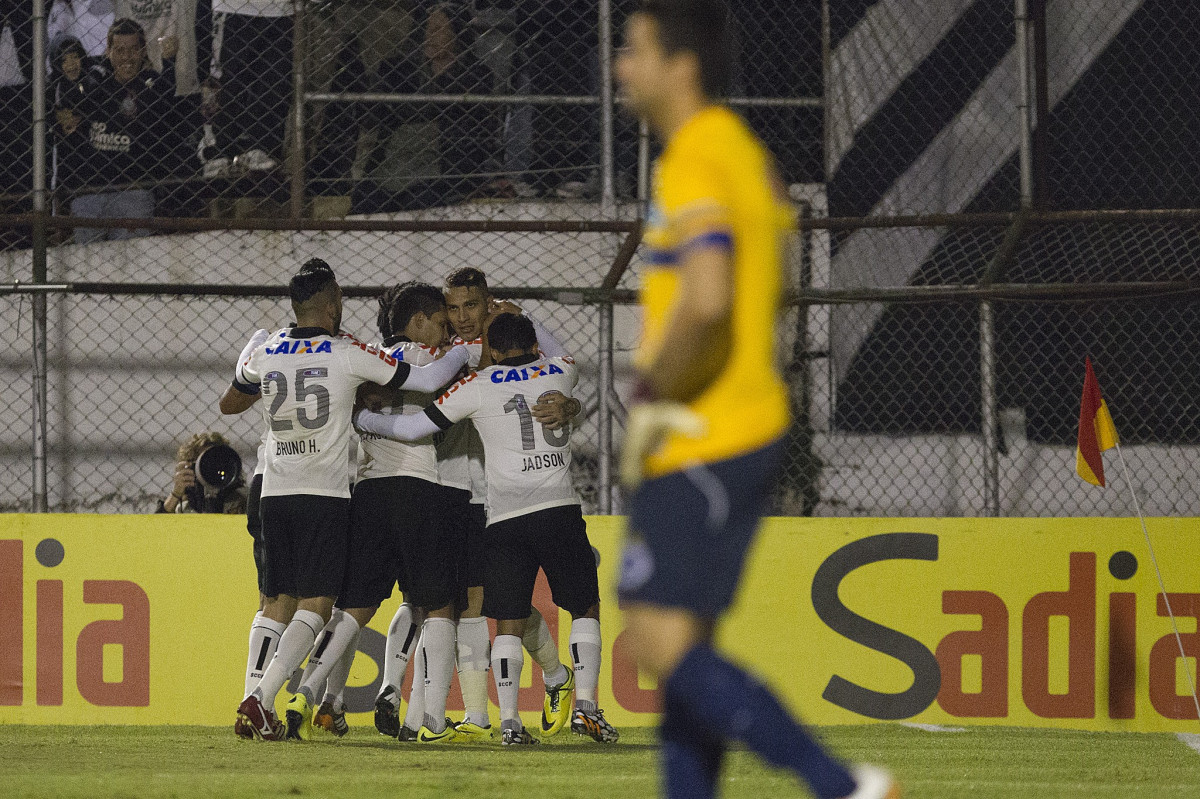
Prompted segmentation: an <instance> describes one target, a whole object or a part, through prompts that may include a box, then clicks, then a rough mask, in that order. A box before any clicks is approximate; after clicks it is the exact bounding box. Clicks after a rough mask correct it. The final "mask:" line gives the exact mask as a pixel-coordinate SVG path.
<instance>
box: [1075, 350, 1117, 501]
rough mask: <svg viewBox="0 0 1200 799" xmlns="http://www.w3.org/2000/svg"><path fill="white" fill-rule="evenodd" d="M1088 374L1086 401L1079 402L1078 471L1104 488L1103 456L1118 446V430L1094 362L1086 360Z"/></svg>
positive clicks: (1086, 378) (1076, 456) (1085, 387)
mask: <svg viewBox="0 0 1200 799" xmlns="http://www.w3.org/2000/svg"><path fill="white" fill-rule="evenodd" d="M1086 365H1087V374H1086V375H1085V376H1084V378H1083V399H1081V400H1080V402H1079V444H1078V446H1077V447H1076V448H1075V471H1076V472H1078V473H1079V476H1080V477H1082V478H1083V479H1084V480H1087V481H1088V482H1089V483H1091V484H1092V485H1097V486H1103V485H1104V459H1103V458H1101V457H1100V453H1101V452H1103V451H1104V450H1106V449H1112V448H1113V447H1115V446H1116V445H1117V444H1118V439H1117V428H1116V425H1114V424H1113V420H1112V416H1110V415H1109V413H1108V406H1107V405H1105V404H1104V397H1102V396H1100V384H1099V383H1098V382H1096V373H1095V372H1093V371H1092V359H1091V358H1087V359H1086Z"/></svg>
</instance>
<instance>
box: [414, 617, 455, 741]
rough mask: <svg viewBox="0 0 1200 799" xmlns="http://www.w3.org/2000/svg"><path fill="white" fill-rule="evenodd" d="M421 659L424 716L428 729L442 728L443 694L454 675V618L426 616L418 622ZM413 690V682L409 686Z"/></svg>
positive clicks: (444, 707) (443, 727)
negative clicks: (423, 680) (420, 623)
mask: <svg viewBox="0 0 1200 799" xmlns="http://www.w3.org/2000/svg"><path fill="white" fill-rule="evenodd" d="M420 657H421V660H422V661H423V662H424V666H425V720H424V724H425V726H426V727H428V728H429V730H430V731H431V732H441V731H442V730H444V729H445V728H446V696H447V695H448V694H449V693H450V681H451V680H452V679H454V620H453V619H442V618H433V619H426V620H425V624H423V625H422V626H421V655H420ZM413 690H414V691H416V690H417V689H416V686H413Z"/></svg>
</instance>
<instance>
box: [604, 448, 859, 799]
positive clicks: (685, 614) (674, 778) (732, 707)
mask: <svg viewBox="0 0 1200 799" xmlns="http://www.w3.org/2000/svg"><path fill="white" fill-rule="evenodd" d="M777 449H778V445H776V446H772V447H768V448H765V449H764V450H760V451H758V452H755V453H751V454H750V455H746V456H742V457H739V458H735V459H732V460H729V461H724V462H721V463H718V464H710V465H706V466H702V467H696V468H694V469H691V470H689V471H688V472H684V473H677V474H671V475H667V476H665V477H661V478H658V479H655V480H650V481H648V482H646V483H645V484H643V486H642V487H641V488H640V489H639V491H638V492H637V493H636V494H635V495H634V497H633V502H632V507H631V511H632V512H631V515H630V530H631V536H630V541H629V543H628V544H627V546H626V551H625V554H624V558H623V564H622V577H621V586H620V593H621V596H622V599H623V600H624V602H625V614H626V616H625V618H626V630H628V631H629V632H630V635H631V638H632V642H633V646H634V650H635V652H636V653H637V656H638V660H639V663H640V664H641V665H642V667H643V668H646V669H647V670H649V671H650V672H652V673H654V674H656V675H657V676H658V678H659V684H660V685H662V686H663V717H662V722H661V735H662V739H663V741H664V758H663V762H664V769H665V770H664V776H665V780H666V795H667V796H668V797H671V798H672V799H673V798H674V797H684V796H687V797H708V796H713V795H715V793H716V781H717V779H718V776H719V773H720V763H721V759H722V757H721V753H722V752H723V750H724V741H725V740H736V741H740V742H742V743H744V744H745V745H746V746H747V747H749V748H750V749H751V750H752V751H754V752H756V753H757V754H759V755H760V756H761V757H763V758H764V759H765V760H767V761H768V762H769V763H771V764H772V765H775V766H777V767H781V768H787V769H790V770H791V771H793V772H794V773H795V774H797V775H798V776H800V777H802V778H803V779H804V780H805V781H806V782H808V784H809V786H810V787H811V789H812V791H813V793H814V794H815V795H816V796H818V797H820V798H821V799H832V798H833V797H844V796H848V795H850V794H851V793H852V792H853V791H854V790H855V781H854V779H853V778H852V777H851V775H850V773H849V771H848V770H847V769H846V768H845V767H844V766H843V765H841V764H840V763H838V762H837V761H836V760H834V759H833V758H831V757H830V756H829V755H827V754H826V753H825V752H824V750H822V749H821V747H820V746H819V745H818V744H817V743H816V742H815V741H814V740H813V739H812V738H811V737H810V736H809V735H808V734H807V732H805V730H804V729H803V728H802V727H801V726H800V724H799V723H797V722H796V721H795V720H794V719H793V718H792V717H791V715H790V714H789V713H788V712H787V711H786V710H785V709H784V708H783V706H782V705H781V704H780V703H779V701H778V700H777V699H776V698H775V697H774V695H773V694H772V693H771V692H770V690H769V689H768V688H767V687H766V686H764V685H762V684H761V683H759V682H758V681H756V680H754V679H753V678H751V677H750V676H749V675H748V674H747V673H746V672H745V671H743V670H742V669H741V668H739V667H738V666H736V665H734V664H733V663H731V662H729V661H728V660H726V659H725V658H723V657H722V656H720V655H719V654H718V653H717V652H716V651H715V650H714V649H713V647H712V646H711V643H710V641H711V631H712V626H713V623H714V622H715V620H716V619H717V618H718V617H719V616H720V615H721V613H722V612H723V611H724V610H725V609H726V608H727V607H728V606H729V603H730V602H731V601H732V598H733V594H734V591H735V589H736V587H737V582H738V580H739V579H740V575H741V570H742V566H743V564H744V561H745V555H746V551H747V549H748V548H749V545H750V542H751V540H752V539H753V536H754V533H755V531H756V530H757V527H758V520H759V515H760V513H761V509H762V505H763V502H764V499H765V496H766V491H767V485H768V481H769V478H770V476H771V474H772V472H773V470H774V464H775V461H776V459H777V455H778V452H777Z"/></svg>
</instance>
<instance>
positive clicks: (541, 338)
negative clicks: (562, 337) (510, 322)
mask: <svg viewBox="0 0 1200 799" xmlns="http://www.w3.org/2000/svg"><path fill="white" fill-rule="evenodd" d="M529 321H530V322H533V330H534V332H535V333H536V334H537V343H538V349H539V350H541V351H542V355H545V356H546V357H547V358H561V357H562V356H564V355H566V354H567V350H566V349H565V348H564V347H563V345H562V344H560V343H559V342H558V339H556V338H555V337H554V336H553V335H551V333H550V331H549V330H547V329H546V328H545V327H543V326H542V323H541V322H539V321H538V320H536V319H534V318H533V317H532V316H530V317H529Z"/></svg>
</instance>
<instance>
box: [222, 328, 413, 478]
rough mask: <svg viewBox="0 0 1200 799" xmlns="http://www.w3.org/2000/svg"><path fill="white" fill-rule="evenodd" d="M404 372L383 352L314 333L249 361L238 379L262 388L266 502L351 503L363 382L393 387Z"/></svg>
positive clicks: (276, 343)
mask: <svg viewBox="0 0 1200 799" xmlns="http://www.w3.org/2000/svg"><path fill="white" fill-rule="evenodd" d="M400 369H401V366H400V363H399V361H397V360H396V359H395V358H393V357H392V356H391V355H389V354H388V353H386V352H383V351H381V350H379V349H378V348H375V347H369V346H367V345H366V344H364V343H363V342H361V341H359V340H358V339H356V338H354V337H353V336H347V335H339V336H331V335H329V334H328V333H326V332H324V331H322V330H319V329H315V328H306V329H302V328H295V329H293V330H292V331H291V332H290V333H289V334H288V335H287V336H286V337H284V338H282V339H274V338H273V339H272V340H270V341H268V342H267V343H266V344H264V345H263V346H262V347H259V348H258V349H257V350H255V351H254V352H253V353H251V354H250V357H249V358H248V359H247V360H246V361H245V362H244V363H243V364H242V365H241V366H240V373H241V375H242V377H243V378H244V379H245V380H246V381H247V382H250V383H258V384H261V386H262V397H263V403H264V405H265V406H266V415H267V417H268V425H267V428H268V429H267V446H266V461H267V463H266V468H265V469H264V471H263V493H262V495H263V496H264V497H269V496H286V495H292V494H313V495H318V496H331V497H349V496H350V490H349V489H350V487H349V481H348V480H347V479H346V462H347V459H348V458H349V447H350V414H351V411H352V410H353V408H354V396H355V391H356V389H357V388H358V386H359V385H360V384H361V383H364V382H372V383H379V384H387V383H389V381H391V380H393V379H394V378H395V377H396V376H397V374H398V372H399V371H400ZM407 371H408V367H404V372H405V374H407Z"/></svg>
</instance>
